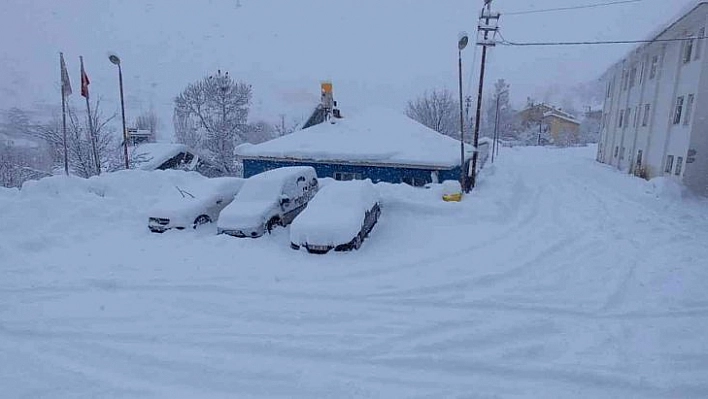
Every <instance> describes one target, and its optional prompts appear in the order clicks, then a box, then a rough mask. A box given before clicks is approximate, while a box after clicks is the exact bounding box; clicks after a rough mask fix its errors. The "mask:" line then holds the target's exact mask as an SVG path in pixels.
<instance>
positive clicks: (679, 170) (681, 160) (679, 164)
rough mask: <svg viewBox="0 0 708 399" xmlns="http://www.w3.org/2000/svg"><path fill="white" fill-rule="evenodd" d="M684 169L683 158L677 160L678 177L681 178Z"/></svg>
mask: <svg viewBox="0 0 708 399" xmlns="http://www.w3.org/2000/svg"><path fill="white" fill-rule="evenodd" d="M682 167H683V157H678V158H676V173H675V174H676V176H681V168H682Z"/></svg>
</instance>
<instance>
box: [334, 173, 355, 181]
mask: <svg viewBox="0 0 708 399" xmlns="http://www.w3.org/2000/svg"><path fill="white" fill-rule="evenodd" d="M333 177H334V180H336V181H351V180H362V178H361V173H356V172H334V176H333Z"/></svg>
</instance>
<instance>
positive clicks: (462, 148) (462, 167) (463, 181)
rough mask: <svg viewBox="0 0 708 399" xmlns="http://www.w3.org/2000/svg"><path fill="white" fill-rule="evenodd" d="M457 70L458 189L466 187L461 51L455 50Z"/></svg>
mask: <svg viewBox="0 0 708 399" xmlns="http://www.w3.org/2000/svg"><path fill="white" fill-rule="evenodd" d="M457 67H458V68H457V69H458V81H459V86H460V87H459V89H460V187H462V189H463V190H464V189H465V187H467V171H466V168H465V118H464V116H463V114H462V50H459V49H458V50H457Z"/></svg>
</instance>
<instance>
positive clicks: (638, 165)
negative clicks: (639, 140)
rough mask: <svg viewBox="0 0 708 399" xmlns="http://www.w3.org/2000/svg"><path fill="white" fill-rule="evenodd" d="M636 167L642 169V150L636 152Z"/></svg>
mask: <svg viewBox="0 0 708 399" xmlns="http://www.w3.org/2000/svg"><path fill="white" fill-rule="evenodd" d="M637 167H638V168H641V167H642V150H639V151H637Z"/></svg>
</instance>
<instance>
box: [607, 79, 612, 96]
mask: <svg viewBox="0 0 708 399" xmlns="http://www.w3.org/2000/svg"><path fill="white" fill-rule="evenodd" d="M610 95H612V81H609V82H607V93H605V97H607V98H610Z"/></svg>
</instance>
